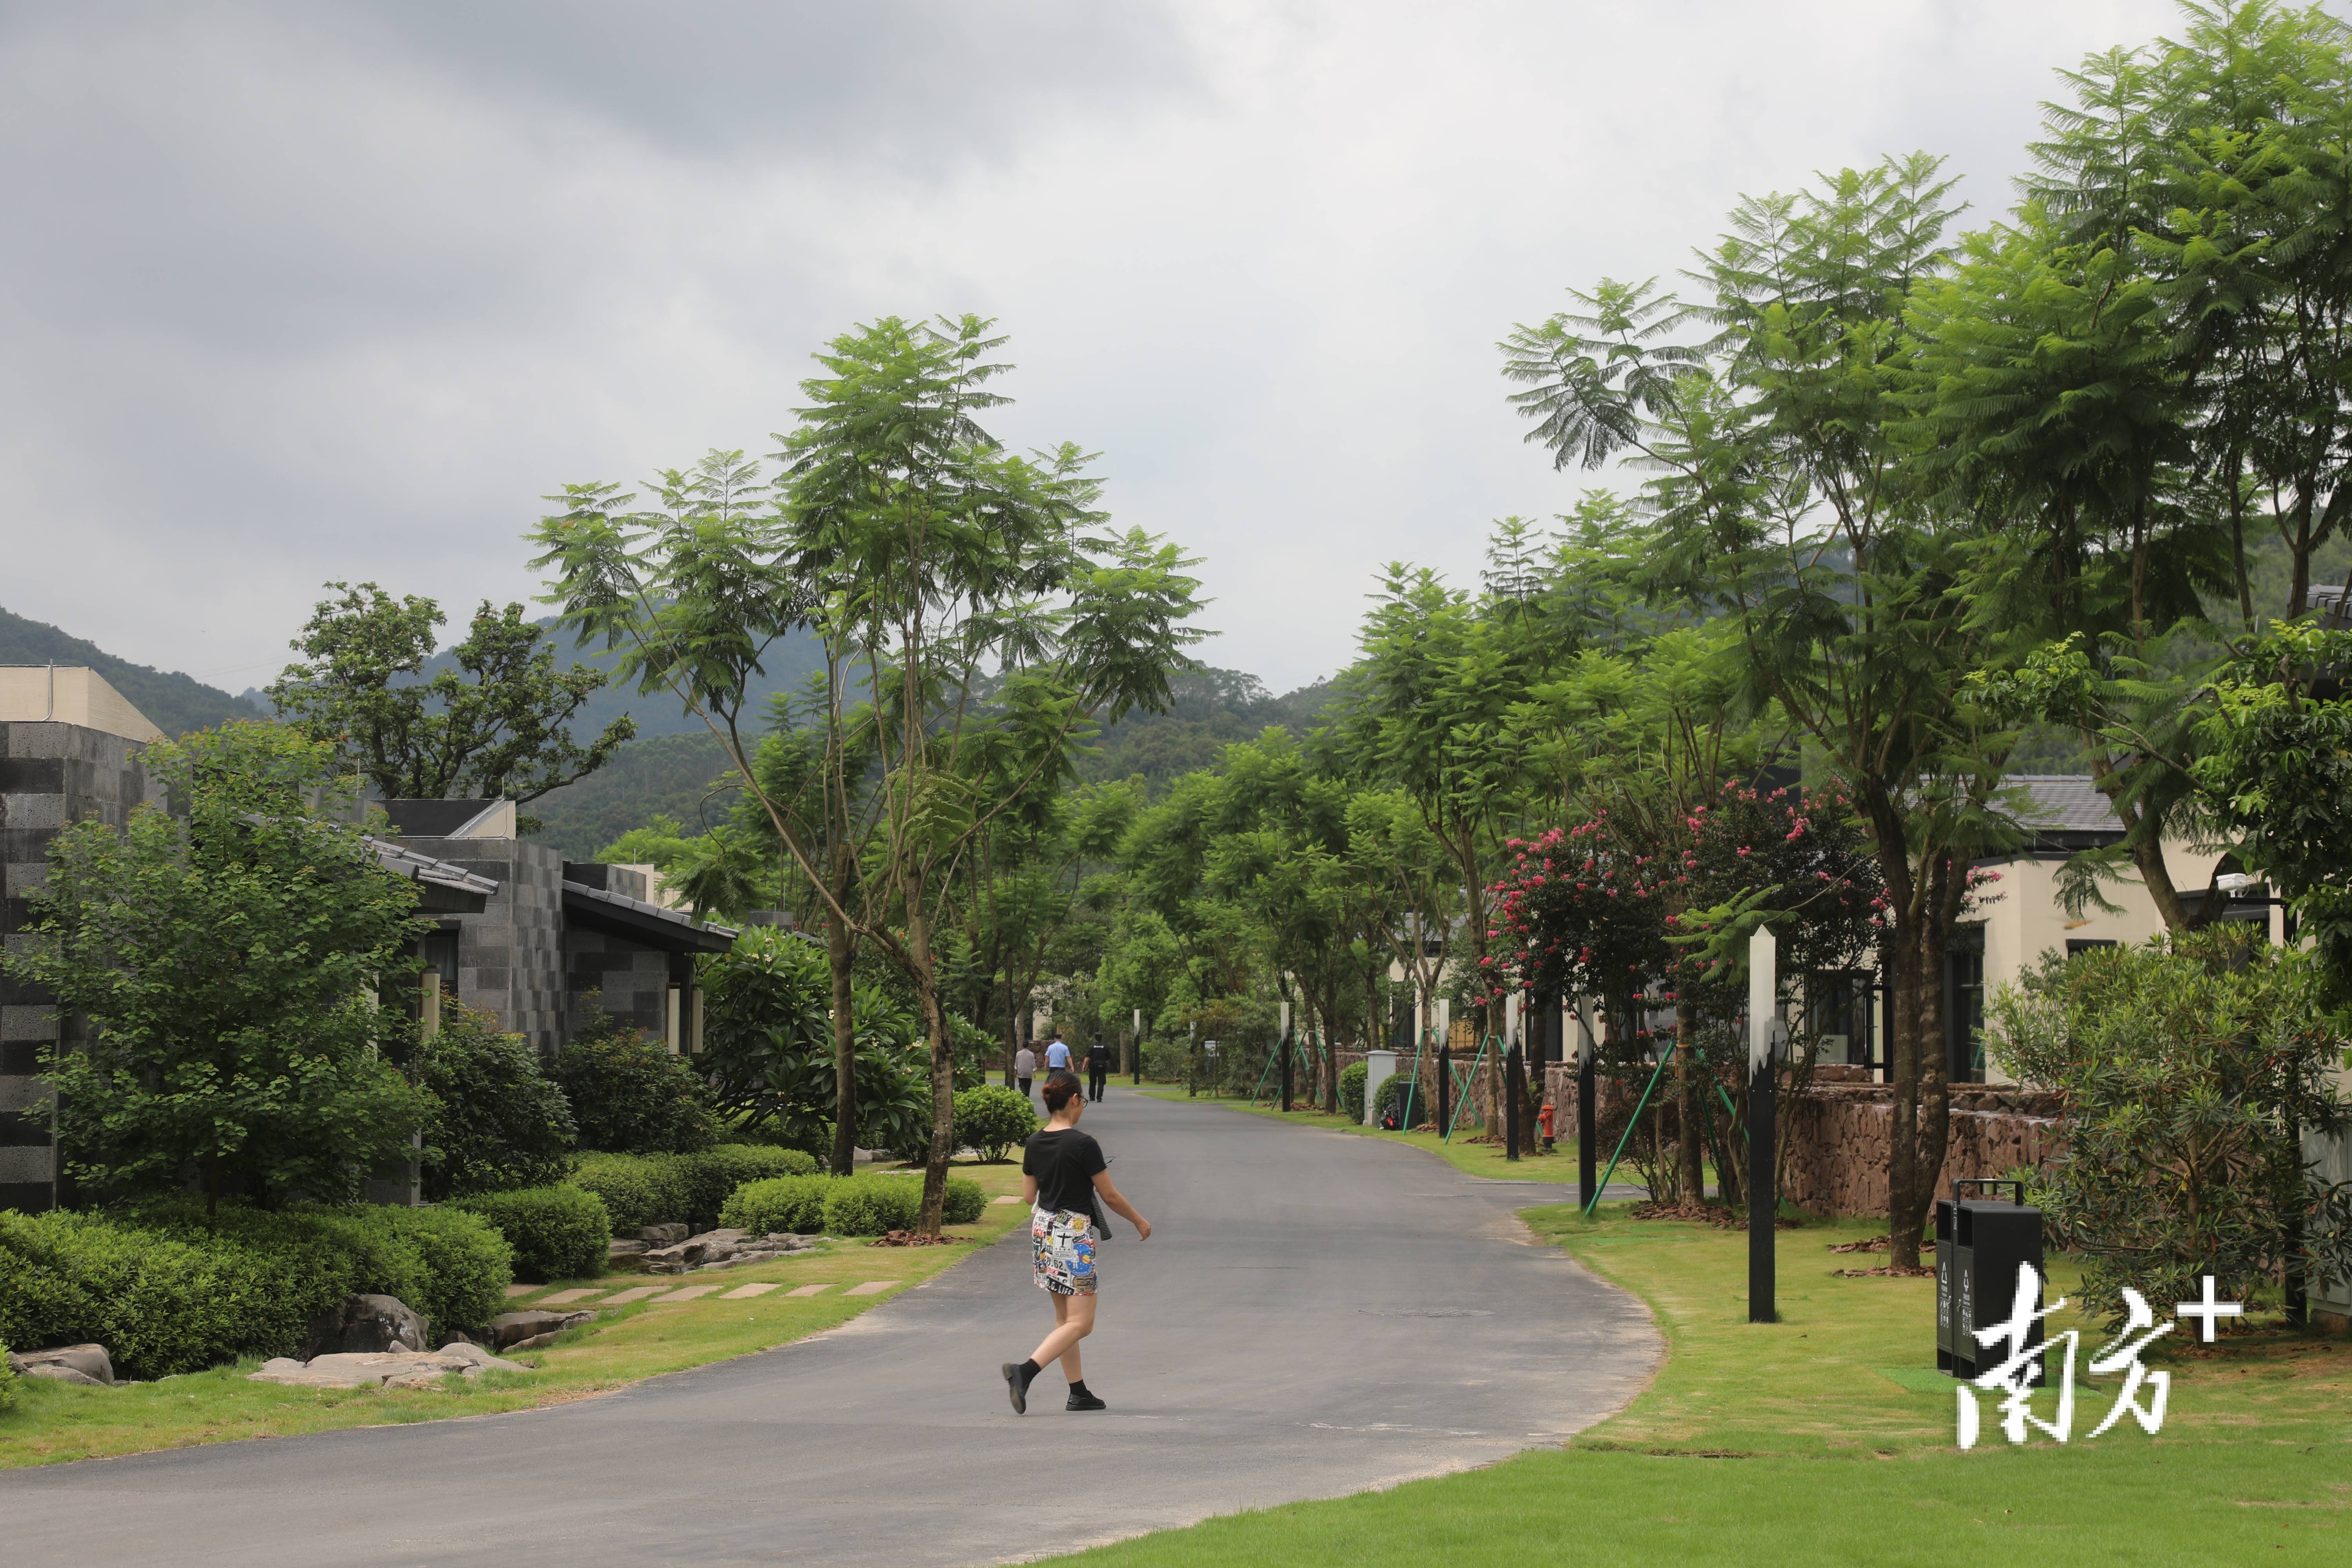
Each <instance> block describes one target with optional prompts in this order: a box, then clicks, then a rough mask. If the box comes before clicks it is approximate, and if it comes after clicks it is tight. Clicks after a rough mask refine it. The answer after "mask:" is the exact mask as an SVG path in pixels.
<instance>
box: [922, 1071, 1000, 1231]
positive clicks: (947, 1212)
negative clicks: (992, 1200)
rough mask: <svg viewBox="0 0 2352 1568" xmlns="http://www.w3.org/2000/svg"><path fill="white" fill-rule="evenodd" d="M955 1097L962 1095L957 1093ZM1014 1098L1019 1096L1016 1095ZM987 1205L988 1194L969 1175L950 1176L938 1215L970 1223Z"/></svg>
mask: <svg viewBox="0 0 2352 1568" xmlns="http://www.w3.org/2000/svg"><path fill="white" fill-rule="evenodd" d="M957 1098H958V1099H961V1098H962V1097H961V1095H959V1096H958V1097H957ZM1014 1098H1015V1099H1018V1098H1020V1097H1019V1096H1018V1095H1016V1096H1014ZM987 1206H988V1194H986V1193H985V1192H982V1190H981V1185H980V1184H979V1183H978V1182H975V1181H973V1180H972V1179H971V1177H969V1176H950V1177H949V1178H948V1195H947V1204H946V1206H945V1207H944V1208H943V1209H942V1210H941V1211H940V1219H941V1221H942V1222H943V1223H945V1224H948V1225H970V1224H971V1222H972V1221H974V1220H976V1219H978V1218H979V1217H980V1213H981V1210H982V1209H984V1208H986V1207H987Z"/></svg>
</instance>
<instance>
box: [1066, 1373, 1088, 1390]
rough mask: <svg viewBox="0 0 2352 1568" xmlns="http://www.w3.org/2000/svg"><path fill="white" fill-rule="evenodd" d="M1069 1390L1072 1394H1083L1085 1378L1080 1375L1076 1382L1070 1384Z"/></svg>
mask: <svg viewBox="0 0 2352 1568" xmlns="http://www.w3.org/2000/svg"><path fill="white" fill-rule="evenodd" d="M1070 1392H1071V1393H1072V1394H1085V1393H1087V1380H1086V1379H1085V1378H1083V1377H1082V1378H1080V1379H1078V1381H1077V1382H1076V1383H1074V1384H1070Z"/></svg>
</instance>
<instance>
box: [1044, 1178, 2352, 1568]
mask: <svg viewBox="0 0 2352 1568" xmlns="http://www.w3.org/2000/svg"><path fill="white" fill-rule="evenodd" d="M1526 1217H1527V1219H1528V1223H1529V1224H1530V1225H1531V1226H1534V1228H1535V1229H1536V1231H1537V1233H1538V1235H1540V1236H1542V1237H1545V1238H1546V1239H1548V1240H1551V1241H1554V1242H1557V1243H1559V1244H1560V1245H1563V1246H1565V1247H1568V1249H1569V1250H1570V1251H1571V1252H1572V1253H1574V1254H1575V1255H1576V1256H1577V1258H1579V1259H1580V1260H1581V1261H1583V1262H1584V1263H1586V1264H1587V1265H1589V1266H1590V1267H1591V1268H1594V1269H1595V1270H1596V1271H1597V1272H1599V1273H1601V1274H1603V1275H1605V1276H1607V1277H1608V1278H1610V1279H1613V1280H1615V1281H1617V1282H1618V1283H1620V1284H1622V1285H1623V1286H1625V1287H1626V1288H1627V1289H1632V1290H1633V1291H1634V1292H1636V1293H1637V1294H1639V1295H1640V1296H1641V1297H1642V1298H1643V1300H1645V1301H1647V1302H1648V1303H1649V1305H1650V1307H1651V1309H1652V1310H1653V1311H1654V1313H1655V1314H1656V1316H1657V1320H1658V1322H1659V1324H1660V1326H1661V1327H1662V1329H1663V1330H1664V1333H1665V1336H1666V1341H1667V1345H1668V1358H1667V1361H1666V1363H1665V1365H1664V1368H1663V1369H1662V1370H1661V1372H1660V1373H1659V1375H1658V1378H1657V1380H1656V1382H1655V1383H1654V1384H1653V1385H1652V1386H1651V1388H1650V1389H1649V1390H1648V1391H1647V1392H1645V1393H1644V1394H1642V1395H1641V1397H1639V1398H1638V1399H1636V1400H1635V1401H1634V1402H1633V1405H1631V1406H1630V1407H1629V1408H1628V1409H1627V1410H1626V1411H1625V1412H1624V1413H1623V1414H1622V1415H1618V1416H1616V1417H1614V1418H1612V1419H1611V1420H1609V1421H1606V1422H1603V1423H1601V1425H1599V1426H1594V1427H1592V1428H1591V1430H1589V1431H1587V1432H1586V1433H1584V1434H1582V1435H1580V1436H1579V1437H1578V1438H1577V1439H1576V1440H1575V1442H1574V1443H1573V1444H1571V1445H1570V1447H1567V1448H1565V1449H1545V1450H1538V1451H1536V1452H1531V1453H1528V1454H1523V1455H1521V1456H1519V1457H1518V1458H1515V1459H1511V1460H1509V1461H1507V1462H1505V1463H1503V1464H1500V1465H1496V1466H1493V1467H1491V1468H1486V1469H1483V1470H1477V1471H1473V1472H1470V1473H1467V1474H1464V1475H1459V1476H1451V1477H1446V1478H1444V1479H1437V1480H1429V1481H1416V1482H1412V1483H1409V1484H1407V1485H1404V1486H1401V1487H1397V1488H1395V1489H1392V1490H1389V1491H1385V1492H1377V1493H1367V1494H1363V1495H1360V1496H1357V1497H1352V1498H1346V1499H1340V1500H1335V1501H1330V1502H1312V1503H1298V1504H1293V1505H1290V1506H1286V1507H1283V1508H1276V1509H1270V1510H1263V1511H1259V1512H1253V1513H1245V1514H1236V1515H1232V1516H1228V1517H1225V1518H1221V1519H1215V1520H1212V1521H1207V1522H1205V1523H1203V1524H1200V1525H1197V1526H1194V1527H1192V1529H1189V1530H1181V1531H1165V1532H1162V1533H1160V1534H1157V1535H1151V1536H1146V1537H1142V1538H1140V1539H1139V1540H1136V1541H1131V1542H1123V1543H1121V1544H1119V1545H1116V1546H1111V1547H1106V1548H1103V1549H1101V1550H1098V1551H1096V1552H1086V1553H1082V1554H1080V1555H1079V1557H1077V1558H1074V1559H1057V1560H1056V1561H1072V1562H1084V1563H1086V1564H1087V1568H1160V1565H1163V1564H1168V1565H1173V1564H1183V1565H1185V1568H1219V1565H1223V1564H1234V1565H1235V1568H1239V1565H1240V1564H1244V1563H1247V1564H1251V1565H1253V1568H1282V1565H1287V1564H1306V1563H1335V1562H1346V1563H1349V1565H1350V1568H1381V1565H1384V1564H1391V1563H1393V1564H1406V1563H1413V1564H1422V1563H1447V1564H1449V1565H1450V1568H1484V1565H1487V1564H1497V1565H1499V1564H1506V1563H1509V1564H1517V1563H1528V1562H1534V1561H1538V1560H1539V1559H1542V1560H1549V1559H1552V1558H1563V1559H1572V1560H1577V1561H1586V1562H1592V1563H1604V1564H1614V1563H1653V1562H1662V1561H1674V1562H1696V1563H1742V1564H1766V1565H1770V1564H1781V1563H1787V1564H1800V1563H1802V1564H1820V1563H1897V1564H1910V1563H1920V1564H1926V1563H2060V1562H2063V1563H2090V1564H2109V1563H2115V1564H2122V1563H2158V1564H2175V1563H2179V1564H2189V1563H2198V1564H2203V1563H2323V1562H2341V1561H2342V1560H2343V1557H2344V1553H2345V1552H2346V1549H2347V1546H2352V1344H2347V1342H2343V1341H2340V1340H2339V1341H2328V1340H2322V1339H2313V1338H2309V1337H2306V1336H2304V1335H2301V1334H2297V1333H2293V1332H2290V1331H2284V1330H2282V1329H2278V1328H2276V1327H2272V1328H2269V1329H2265V1330H2261V1331H2256V1332H2254V1333H2251V1334H2248V1335H2245V1336H2243V1337H2242V1338H2240V1339H2237V1340H2235V1341H2225V1342H2223V1343H2222V1344H2221V1345H2220V1346H2217V1347H2214V1348H2213V1349H2212V1350H2210V1351H2208V1350H2204V1349H2202V1348H2200V1347H2196V1346H2193V1345H2183V1346H2180V1347H2179V1348H2178V1349H2176V1350H2174V1351H2173V1352H2170V1353H2169V1354H2166V1355H2152V1356H2151V1357H2149V1358H2148V1364H2149V1365H2150V1366H2152V1367H2154V1366H2161V1367H2162V1368H2163V1369H2164V1370H2166V1371H2168V1372H2169V1373H2172V1375H2173V1378H2174V1384H2173V1389H2172V1398H2171V1407H2170V1410H2169V1411H2168V1415H2167V1416H2166V1420H2165V1424H2164V1428H2163V1430H2162V1432H2161V1433H2160V1434H2159V1435H2158V1436H2155V1437H2149V1436H2145V1435H2144V1434H2142V1433H2141V1432H2140V1430H2139V1428H2138V1427H2137V1426H2135V1425H2134V1424H2133V1423H2132V1422H2131V1420H2130V1419H2129V1418H2128V1417H2126V1419H2125V1420H2124V1421H2123V1422H2122V1423H2121V1424H2120V1425H2118V1426H2116V1427H2115V1428H2113V1429H2111V1430H2110V1431H2108V1432H2107V1433H2105V1435H2104V1436H2100V1437H2098V1438H2096V1439H2095V1440H2088V1438H2087V1435H2088V1433H2089V1431H2090V1429H2091V1428H2092V1427H2093V1426H2096V1425H2098V1424H2099V1422H2100V1421H2101V1420H2103V1419H2104V1418H2105V1414H2106V1411H2107V1408H2108V1405H2110V1404H2111V1402H2112V1400H2113V1398H2114V1396H2115V1394H2116V1392H2117V1389H2118V1387H2119V1383H2120V1380H2119V1379H2103V1380H2097V1381H2096V1382H2095V1383H2093V1382H2092V1381H2091V1380H2087V1379H2081V1378H2078V1382H2077V1404H2076V1409H2075V1426H2074V1441H2073V1442H2072V1443H2071V1444H2069V1445H2067V1446H2066V1447H2058V1446H2056V1445H2055V1444H2053V1443H2052V1442H2051V1441H2050V1440H2049V1439H2048V1438H2046V1437H2037V1438H2036V1440H2035V1441H2034V1442H2032V1443H2031V1444H2030V1445H2028V1446H2027V1447H2022V1448H2012V1447H2010V1446H2009V1444H2008V1443H2007V1442H2006V1441H2005V1440H2004V1439H2003V1438H2002V1437H2001V1436H2000V1432H1999V1429H1998V1426H1997V1424H1993V1423H1989V1424H1988V1426H1987V1430H1986V1434H1985V1437H1984V1439H1983V1440H1982V1442H1981V1443H1980V1445H1979V1447H1978V1448H1977V1449H1976V1450H1974V1451H1973V1452H1970V1453H1967V1454H1963V1453H1961V1452H1960V1451H1959V1450H1958V1448H1957V1447H1954V1444H1953V1437H1952V1430H1953V1418H1954V1409H1955V1403H1954V1402H1955V1395H1954V1394H1953V1391H1952V1385H1951V1384H1950V1383H1949V1381H1948V1380H1944V1379H1939V1378H1937V1376H1936V1375H1935V1374H1934V1373H1933V1372H1932V1367H1933V1363H1934V1357H1933V1351H1934V1342H1933V1338H1932V1331H1931V1321H1932V1320H1931V1312H1932V1300H1933V1291H1934V1281H1933V1280H1928V1279H1835V1278H1832V1269H1834V1268H1840V1267H1866V1266H1868V1265H1870V1264H1872V1263H1874V1262H1876V1261H1880V1260H1881V1259H1879V1258H1876V1257H1874V1256H1873V1255H1868V1254H1864V1255H1859V1256H1838V1255H1833V1254H1831V1253H1829V1252H1828V1251H1827V1250H1826V1248H1827V1247H1829V1246H1831V1245H1833V1244H1836V1243H1840V1242H1844V1241H1851V1240H1857V1239H1861V1238H1863V1237H1866V1236H1868V1235H1870V1234H1873V1233H1874V1230H1875V1229H1876V1228H1878V1227H1874V1226H1871V1225H1869V1224H1868V1223H1867V1222H1850V1223H1841V1224H1835V1225H1821V1226H1808V1227H1806V1228H1803V1229H1801V1230H1794V1231H1784V1232H1782V1233H1780V1254H1779V1262H1780V1269H1779V1284H1778V1294H1779V1303H1778V1304H1779V1307H1780V1312H1781V1316H1782V1320H1783V1321H1780V1322H1779V1323H1775V1324H1769V1325H1751V1324H1749V1323H1748V1322H1747V1321H1746V1319H1747V1295H1746V1289H1745V1286H1746V1280H1747V1245H1748V1238H1747V1237H1746V1236H1745V1235H1744V1234H1742V1233H1739V1232H1736V1231H1713V1230H1707V1229H1704V1228H1701V1227H1698V1226H1690V1225H1684V1224H1675V1223H1657V1222H1641V1221H1634V1220H1631V1219H1627V1218H1625V1217H1624V1205H1608V1206H1604V1208H1603V1209H1602V1210H1601V1213H1600V1214H1599V1215H1596V1216H1595V1217H1594V1218H1593V1219H1592V1220H1591V1221H1586V1220H1584V1219H1582V1218H1581V1217H1580V1216H1579V1215H1577V1213H1576V1211H1575V1209H1574V1207H1573V1206H1572V1205H1563V1206H1559V1207H1546V1208H1538V1209H1531V1210H1528V1211H1526ZM2053 1274H2054V1278H2053V1284H2055V1285H2056V1286H2058V1287H2059V1289H2061V1290H2063V1289H2067V1288H2068V1287H2069V1286H2071V1284H2072V1279H2071V1278H2070V1271H2069V1270H2068V1269H2066V1268H2064V1267H2063V1265H2062V1266H2060V1267H2059V1268H2057V1269H2055V1270H2053ZM2071 1319H2072V1314H2071V1311H2070V1312H2068V1313H2065V1314H2061V1315H2060V1317H2059V1318H2058V1320H2057V1321H2056V1325H2055V1326H2056V1327H2057V1328H2058V1329H2061V1330H2063V1329H2064V1328H2067V1327H2075V1326H2083V1327H2085V1329H2086V1332H2085V1336H2084V1338H2085V1343H2086V1345H2088V1346H2095V1345H2096V1344H2098V1343H2099V1342H2101V1338H2102V1336H2100V1335H2098V1333H2097V1332H2096V1331H2095V1329H2094V1328H2090V1327H2089V1326H2087V1325H2078V1324H2075V1323H2074V1322H2073V1321H2071ZM2188 1327H2189V1325H2183V1328H2182V1329H2181V1330H2176V1331H2175V1334H2174V1336H2168V1338H2177V1337H2178V1336H2179V1334H2180V1333H2181V1332H2183V1331H2186V1330H2187V1328H2188ZM2160 1343H2161V1342H2160ZM2081 1359H2082V1360H2084V1361H2087V1359H2088V1357H2087V1353H2086V1354H2085V1355H2084V1357H2083V1358H2081ZM2050 1404H2051V1401H2050V1399H2049V1398H2048V1396H2044V1398H2043V1399H2042V1402H2041V1404H2040V1406H2039V1413H2040V1414H2042V1415H2048V1414H2049V1411H2050Z"/></svg>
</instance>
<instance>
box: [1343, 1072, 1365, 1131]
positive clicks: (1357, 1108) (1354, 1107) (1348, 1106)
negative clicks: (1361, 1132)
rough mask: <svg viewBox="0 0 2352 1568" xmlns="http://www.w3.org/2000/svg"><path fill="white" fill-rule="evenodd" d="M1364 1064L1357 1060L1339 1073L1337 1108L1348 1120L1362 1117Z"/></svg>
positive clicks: (1359, 1119) (1356, 1119) (1361, 1119)
mask: <svg viewBox="0 0 2352 1568" xmlns="http://www.w3.org/2000/svg"><path fill="white" fill-rule="evenodd" d="M1364 1077H1365V1074H1364V1064H1363V1063H1361V1062H1357V1063H1355V1064H1353V1065H1352V1066H1350V1067H1349V1068H1346V1069H1345V1070H1343V1071H1342V1072H1341V1073H1340V1074H1339V1109H1340V1110H1341V1111H1342V1112H1344V1113H1345V1114H1346V1116H1347V1118H1348V1120H1349V1121H1363V1119H1364Z"/></svg>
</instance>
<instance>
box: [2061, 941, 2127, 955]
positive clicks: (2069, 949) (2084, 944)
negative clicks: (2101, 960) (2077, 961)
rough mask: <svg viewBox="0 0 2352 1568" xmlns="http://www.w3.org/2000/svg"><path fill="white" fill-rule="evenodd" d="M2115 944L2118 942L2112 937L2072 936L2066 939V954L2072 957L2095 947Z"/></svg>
mask: <svg viewBox="0 0 2352 1568" xmlns="http://www.w3.org/2000/svg"><path fill="white" fill-rule="evenodd" d="M2115 945H2116V943H2115V942H2114V940H2113V939H2111V938H2106V937H2090V936H2085V937H2071V936H2070V937H2068V938H2067V939H2066V956H2067V957H2069V958H2072V957H2074V955H2075V954H2076V953H2078V952H2090V951H2091V950H2092V949H2093V948H2098V947H2113V946H2115Z"/></svg>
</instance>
